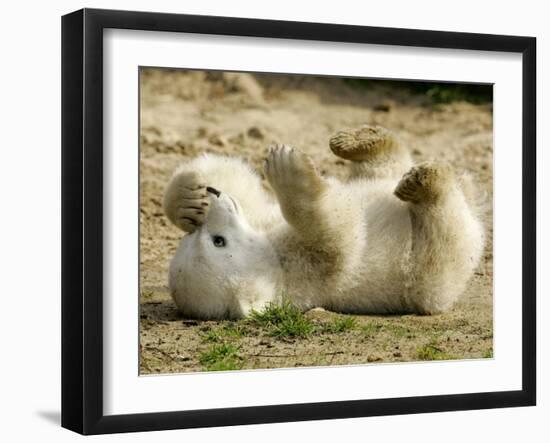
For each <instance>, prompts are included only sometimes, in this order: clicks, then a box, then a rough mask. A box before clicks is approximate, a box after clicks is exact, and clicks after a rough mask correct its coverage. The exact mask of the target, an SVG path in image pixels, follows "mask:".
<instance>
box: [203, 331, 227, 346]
mask: <svg viewBox="0 0 550 443" xmlns="http://www.w3.org/2000/svg"><path fill="white" fill-rule="evenodd" d="M201 339H202V340H203V341H205V342H209V343H219V342H221V341H222V336H221V334H220V333H219V331H218V330H217V329H211V330H210V331H208V332H205V333H204V334H202V335H201Z"/></svg>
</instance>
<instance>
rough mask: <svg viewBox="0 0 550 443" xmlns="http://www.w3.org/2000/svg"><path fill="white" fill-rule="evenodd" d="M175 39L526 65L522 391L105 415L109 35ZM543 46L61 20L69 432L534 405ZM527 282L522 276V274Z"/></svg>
mask: <svg viewBox="0 0 550 443" xmlns="http://www.w3.org/2000/svg"><path fill="white" fill-rule="evenodd" d="M107 28H118V29H132V30H147V31H171V32H180V33H181V32H186V33H198V34H217V35H227V36H249V37H269V38H280V39H300V40H317V41H327V42H328V41H333V42H353V43H369V44H377V45H398V46H411V47H412V46H415V47H424V48H454V49H469V50H482V51H501V52H510V53H520V54H521V55H522V65H523V79H522V81H523V86H522V87H523V97H522V101H523V109H522V112H523V114H522V128H523V129H522V130H523V136H522V137H523V139H522V156H523V164H522V174H523V177H522V182H523V189H522V193H523V194H522V195H523V201H522V205H523V214H522V220H523V233H522V240H523V246H522V248H523V250H522V253H523V257H522V263H523V267H522V277H521V278H522V322H523V323H522V333H523V336H522V389H521V390H517V391H506V392H478V393H468V394H458V395H436V396H421V397H405V398H392V399H373V400H357V401H334V402H324V403H307V404H280V405H266V406H260V407H237V408H228V409H208V410H190V411H177V412H160V413H142V414H131V415H109V416H106V415H104V413H103V407H102V404H103V374H102V371H103V334H102V327H103V318H102V316H103V299H102V290H103V271H102V270H103V199H102V195H103V147H102V138H103V121H102V120H103V112H102V109H103V87H102V85H103V79H102V76H103V39H102V35H103V30H105V29H107ZM535 85H536V39H535V38H532V37H516V36H504V35H484V34H470V33H455V32H439V31H423V30H412V29H390V28H377V27H364V26H348V25H338V24H319V23H300V22H286V21H274V20H256V19H243V18H230V17H209V16H194V15H177V14H162V13H149V12H127V11H110V10H97V9H83V10H79V11H76V12H73V13H71V14H68V15H65V16H63V18H62V426H63V427H65V428H68V429H71V430H73V431H76V432H79V433H82V434H103V433H115V432H132V431H151V430H162V429H178V428H194V427H211V426H229V425H240V424H256V423H274V422H289V421H302V420H320V419H333V418H348V417H363V416H380V415H391V414H413V413H424V412H436V411H458V410H467V409H487V408H502V407H515V406H530V405H535V403H536V336H535V333H536V312H535V309H536V275H535V274H536V270H535V269H536V142H535V140H536V89H535V87H536V86H535ZM518 273H519V269H518Z"/></svg>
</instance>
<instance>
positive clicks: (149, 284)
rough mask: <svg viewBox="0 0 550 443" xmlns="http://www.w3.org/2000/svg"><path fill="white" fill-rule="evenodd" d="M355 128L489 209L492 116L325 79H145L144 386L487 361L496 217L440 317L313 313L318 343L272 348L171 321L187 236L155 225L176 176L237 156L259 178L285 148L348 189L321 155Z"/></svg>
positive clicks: (243, 332)
mask: <svg viewBox="0 0 550 443" xmlns="http://www.w3.org/2000/svg"><path fill="white" fill-rule="evenodd" d="M364 123H369V124H379V125H382V126H385V127H387V128H389V129H391V130H393V131H395V132H396V133H397V134H398V135H399V137H400V138H401V140H402V141H403V142H404V143H406V144H407V145H408V146H409V147H410V149H411V151H412V153H413V157H414V159H415V160H417V161H422V160H425V159H429V158H438V159H443V160H447V161H449V162H451V163H452V164H453V165H454V166H455V167H456V168H457V169H463V170H467V171H470V172H471V173H472V174H473V176H474V177H475V179H476V180H477V182H478V183H479V186H480V188H481V189H482V190H483V191H484V192H486V193H487V197H488V199H489V202H490V201H492V185H493V182H492V158H493V139H492V106H491V105H490V104H484V105H473V104H469V103H463V102H455V103H451V104H444V105H434V104H433V103H432V102H431V101H430V100H429V99H428V98H426V97H424V96H421V95H412V94H410V93H408V92H407V91H406V90H404V89H402V88H395V87H389V86H388V85H387V84H383V85H377V84H369V85H367V86H364V85H361V86H360V85H358V84H355V83H353V82H349V81H344V80H341V79H331V78H317V77H292V76H275V75H254V76H251V75H238V74H221V73H205V72H185V71H171V70H156V69H146V70H143V71H142V73H141V143H140V144H141V146H140V148H141V151H140V152H141V160H140V168H141V169H140V181H141V188H140V199H141V205H140V231H141V236H140V273H141V281H140V325H141V328H140V348H141V349H140V351H141V359H140V373H141V374H150V373H168V372H185V371H201V370H212V369H240V368H244V369H247V368H277V367H297V366H311V365H315V366H322V365H337V364H362V363H372V362H388V361H411V360H433V359H438V360H446V359H470V358H488V357H492V355H493V327H492V318H493V316H492V312H493V299H492V292H493V291H492V273H493V254H492V247H493V243H492V212H490V213H489V214H488V220H487V226H488V242H487V247H486V251H485V254H484V256H483V258H482V262H481V265H480V266H479V269H478V270H477V272H476V273H475V275H474V277H473V279H472V280H471V282H470V284H469V286H468V289H467V291H466V292H465V294H464V295H463V296H462V298H461V300H460V301H459V302H458V303H457V304H456V305H455V307H454V309H453V310H452V311H450V312H449V313H446V314H443V315H436V316H414V315H405V316H354V318H355V320H354V319H351V320H346V317H347V316H343V315H340V314H335V313H330V312H320V311H310V312H308V313H306V314H305V316H306V319H307V320H308V321H309V322H310V323H311V324H313V325H314V326H315V330H314V331H315V332H314V333H312V334H310V335H309V336H308V337H305V338H300V337H298V338H296V337H273V336H272V335H271V332H270V330H269V328H266V327H264V326H261V325H260V326H258V325H256V324H254V323H252V322H250V321H247V320H243V321H239V322H229V321H225V322H214V321H196V320H192V319H185V318H183V317H182V316H181V314H179V313H178V311H177V310H176V308H175V305H174V304H173V302H172V300H171V298H170V295H169V292H168V287H167V272H168V263H169V261H170V259H171V257H172V255H173V254H174V252H175V250H176V247H177V245H178V242H179V240H180V239H181V237H182V232H181V231H179V230H178V229H177V228H175V227H174V226H172V225H171V224H170V222H169V221H168V220H167V218H166V217H165V216H164V214H163V211H162V198H163V192H164V188H165V186H166V184H167V182H168V179H169V177H170V175H171V174H172V172H173V170H174V169H175V168H176V166H177V165H178V163H180V162H182V161H184V160H186V159H188V158H191V157H194V156H196V155H198V154H200V153H202V152H216V153H224V154H237V155H240V156H242V157H244V158H245V159H247V160H248V161H249V162H250V163H251V164H252V165H254V166H255V167H256V168H257V169H258V170H260V169H261V168H260V165H261V161H262V159H263V156H264V154H265V151H266V147H267V146H268V145H269V144H270V143H272V142H280V143H287V144H290V145H293V146H295V147H299V148H300V149H302V150H303V151H305V152H306V153H308V154H310V155H311V156H312V157H313V159H314V161H315V163H316V164H317V165H318V167H319V169H320V170H321V172H322V173H323V174H327V175H335V176H338V177H341V178H344V177H346V174H347V165H346V161H344V160H341V159H338V158H336V157H335V156H334V155H333V154H332V153H331V152H330V150H329V148H328V139H329V137H330V136H331V135H332V134H333V133H334V132H336V131H337V130H340V129H344V128H350V127H355V126H359V125H361V124H364ZM338 325H340V326H338ZM216 359H218V360H216ZM220 362H221V363H220ZM217 363H220V364H217Z"/></svg>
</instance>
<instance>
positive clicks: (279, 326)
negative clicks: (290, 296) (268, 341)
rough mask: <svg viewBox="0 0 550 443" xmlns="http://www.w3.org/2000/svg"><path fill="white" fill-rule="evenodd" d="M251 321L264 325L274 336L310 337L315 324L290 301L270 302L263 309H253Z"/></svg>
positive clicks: (257, 324)
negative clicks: (281, 302)
mask: <svg viewBox="0 0 550 443" xmlns="http://www.w3.org/2000/svg"><path fill="white" fill-rule="evenodd" d="M249 322H250V323H252V324H254V325H256V326H261V327H264V328H266V329H267V330H268V334H269V335H270V336H272V337H308V336H309V335H311V334H312V333H313V332H314V331H315V325H314V324H313V322H312V321H311V320H309V319H308V318H306V317H305V316H304V314H303V313H302V311H300V310H299V309H298V308H297V307H295V306H294V305H292V304H291V303H289V302H283V304H281V305H278V304H275V303H270V304H269V305H268V306H267V307H266V308H265V309H264V310H263V311H252V312H251V314H250V316H249Z"/></svg>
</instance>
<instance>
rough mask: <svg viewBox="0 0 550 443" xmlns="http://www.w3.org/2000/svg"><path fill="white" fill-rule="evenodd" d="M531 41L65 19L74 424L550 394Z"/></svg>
mask: <svg viewBox="0 0 550 443" xmlns="http://www.w3.org/2000/svg"><path fill="white" fill-rule="evenodd" d="M535 51H536V41H535V39H534V38H530V37H513V36H497V35H483V34H464V33H452V32H435V31H421V30H410V29H388V28H373V27H358V26H348V25H337V24H319V23H298V22H281V21H270V20H255V19H243V18H229V17H207V16H189V15H176V14H159V13H147V12H126V11H108V10H90V9H84V10H80V11H76V12H74V13H72V14H68V15H66V16H64V17H63V21H62V58H63V66H62V77H63V78H62V108H63V110H62V113H63V115H62V121H63V127H62V143H63V146H62V153H63V154H62V161H63V165H62V171H63V179H62V182H63V195H62V197H63V210H62V212H63V214H62V220H63V226H62V238H63V245H62V250H63V264H62V267H63V276H62V279H63V294H62V298H63V299H62V310H63V311H62V425H63V426H64V427H66V428H68V429H71V430H74V431H77V432H80V433H83V434H100V433H114V432H131V431H147V430H160V429H177V428H190V427H206V426H228V425H238V424H252V423H273V422H283V421H300V420H319V419H330V418H346V417H361V416H377V415H388V414H410V413H422V412H435V411H454V410H465V409H483V408H497V407H513V406H529V405H534V404H535V401H536V373H535V368H536V354H535V349H536V342H535V339H536V338H535V329H536V325H535V320H536V316H535V297H536V284H535V257H536V214H535V202H536V185H535V183H536V177H535V170H536V155H535V131H536V125H535V121H536V119H535V110H536V106H535V72H536V70H535Z"/></svg>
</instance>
